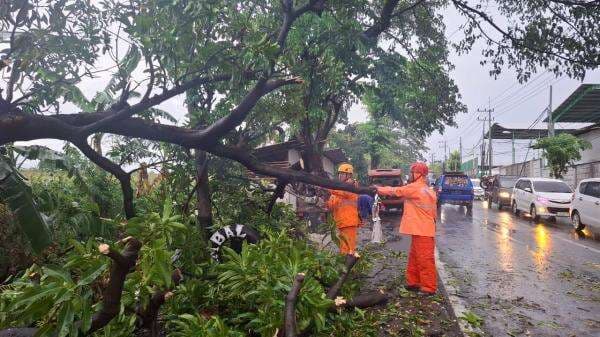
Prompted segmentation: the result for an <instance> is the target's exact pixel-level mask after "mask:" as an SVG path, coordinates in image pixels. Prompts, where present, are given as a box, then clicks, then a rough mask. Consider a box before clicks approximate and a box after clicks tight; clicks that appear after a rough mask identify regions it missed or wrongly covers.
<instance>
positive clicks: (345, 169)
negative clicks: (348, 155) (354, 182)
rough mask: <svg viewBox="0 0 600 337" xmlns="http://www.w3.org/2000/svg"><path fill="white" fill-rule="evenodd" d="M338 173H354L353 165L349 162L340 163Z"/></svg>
mask: <svg viewBox="0 0 600 337" xmlns="http://www.w3.org/2000/svg"><path fill="white" fill-rule="evenodd" d="M338 173H349V174H354V167H352V165H350V164H342V165H340V167H338Z"/></svg>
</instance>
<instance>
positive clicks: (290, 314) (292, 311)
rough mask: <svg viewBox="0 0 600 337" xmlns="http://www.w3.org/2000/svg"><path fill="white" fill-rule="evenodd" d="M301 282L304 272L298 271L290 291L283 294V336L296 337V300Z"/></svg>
mask: <svg viewBox="0 0 600 337" xmlns="http://www.w3.org/2000/svg"><path fill="white" fill-rule="evenodd" d="M302 282H304V273H299V274H297V275H296V277H295V278H294V283H293V284H292V289H290V292H289V293H288V294H287V295H286V296H285V315H284V329H285V337H296V327H297V324H296V302H297V301H298V294H299V293H300V288H302Z"/></svg>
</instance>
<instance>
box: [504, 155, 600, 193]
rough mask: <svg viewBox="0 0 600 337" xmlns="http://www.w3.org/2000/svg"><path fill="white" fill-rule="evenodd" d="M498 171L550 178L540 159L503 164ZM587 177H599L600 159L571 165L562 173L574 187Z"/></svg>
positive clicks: (548, 171) (565, 179)
mask: <svg viewBox="0 0 600 337" xmlns="http://www.w3.org/2000/svg"><path fill="white" fill-rule="evenodd" d="M499 171H500V172H499V173H500V174H502V175H515V176H518V175H521V176H523V177H542V178H550V170H549V168H548V167H547V166H544V165H542V163H540V159H534V160H530V161H527V162H525V163H518V164H514V165H507V166H503V167H501V168H500V170H499ZM587 178H600V161H593V162H588V163H582V164H575V165H573V166H572V167H571V168H569V171H567V173H566V174H565V175H564V177H563V180H564V181H565V182H566V183H567V184H568V185H569V186H571V187H573V188H574V187H575V186H577V184H578V183H579V182H580V181H581V180H583V179H587Z"/></svg>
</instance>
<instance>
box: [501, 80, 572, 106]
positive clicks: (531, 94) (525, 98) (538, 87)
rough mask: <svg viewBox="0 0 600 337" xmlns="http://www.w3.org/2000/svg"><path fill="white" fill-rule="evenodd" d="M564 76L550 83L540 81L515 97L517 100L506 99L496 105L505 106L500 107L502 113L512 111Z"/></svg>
mask: <svg viewBox="0 0 600 337" xmlns="http://www.w3.org/2000/svg"><path fill="white" fill-rule="evenodd" d="M563 77H564V76H561V77H560V78H558V79H557V80H555V81H554V82H551V83H548V82H542V83H539V84H538V85H536V86H534V87H533V88H530V89H529V90H528V91H527V92H525V93H523V94H522V95H521V96H520V97H518V98H515V100H513V101H505V102H503V103H501V104H498V105H496V106H495V107H496V108H499V107H501V106H504V107H503V108H502V109H500V111H501V113H505V112H507V111H510V110H511V109H513V108H515V107H516V106H518V105H519V104H521V103H523V102H525V101H528V100H529V99H531V98H533V97H535V96H537V95H539V93H541V92H542V91H543V90H544V89H545V88H546V87H547V86H550V85H552V84H554V83H556V82H558V81H559V80H561V79H562V78H563Z"/></svg>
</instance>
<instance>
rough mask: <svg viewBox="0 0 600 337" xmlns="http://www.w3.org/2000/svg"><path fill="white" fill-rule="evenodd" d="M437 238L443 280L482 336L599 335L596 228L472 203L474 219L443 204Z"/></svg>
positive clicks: (599, 278) (599, 271) (599, 251)
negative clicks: (479, 322) (578, 228)
mask: <svg viewBox="0 0 600 337" xmlns="http://www.w3.org/2000/svg"><path fill="white" fill-rule="evenodd" d="M594 237H595V238H594ZM436 240H437V241H436V243H437V248H438V250H439V253H440V259H441V260H442V261H443V262H444V263H445V264H446V265H447V269H448V271H449V273H450V275H451V276H452V279H451V280H447V281H448V282H453V283H455V284H454V286H456V287H457V288H458V289H459V294H457V295H458V296H459V297H461V298H462V299H463V300H464V302H465V304H466V307H467V309H468V310H470V311H472V312H474V313H476V314H477V315H478V316H480V317H481V318H483V320H484V324H483V326H482V329H483V331H484V332H485V333H486V335H489V336H561V337H562V336H600V241H598V233H592V232H590V231H588V230H586V231H585V232H584V234H577V233H576V232H575V231H574V230H573V228H572V227H571V226H570V224H569V222H568V221H567V219H559V220H558V221H557V222H551V221H541V222H533V221H530V219H529V218H527V217H526V216H523V215H521V216H520V217H517V216H515V215H513V214H512V213H511V212H510V211H509V210H503V211H498V210H497V208H496V207H495V205H494V208H493V209H488V208H487V203H485V202H476V205H475V206H474V209H473V215H472V217H470V216H467V215H465V212H464V211H461V209H459V208H458V207H455V206H444V207H443V208H442V211H441V214H440V221H439V224H438V229H437V236H436Z"/></svg>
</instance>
